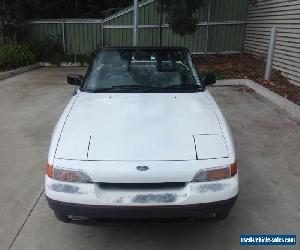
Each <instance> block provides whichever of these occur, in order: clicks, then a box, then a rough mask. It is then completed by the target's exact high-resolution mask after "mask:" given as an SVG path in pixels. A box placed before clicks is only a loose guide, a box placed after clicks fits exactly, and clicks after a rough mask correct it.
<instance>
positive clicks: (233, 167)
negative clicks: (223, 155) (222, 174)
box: [230, 162, 238, 177]
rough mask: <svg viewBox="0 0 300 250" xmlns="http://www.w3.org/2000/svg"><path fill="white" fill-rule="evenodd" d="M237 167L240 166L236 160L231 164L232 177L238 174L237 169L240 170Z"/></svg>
mask: <svg viewBox="0 0 300 250" xmlns="http://www.w3.org/2000/svg"><path fill="white" fill-rule="evenodd" d="M237 169H238V168H237V164H236V162H235V163H233V164H231V166H230V172H231V177H233V176H235V175H236V174H237V171H238V170H237Z"/></svg>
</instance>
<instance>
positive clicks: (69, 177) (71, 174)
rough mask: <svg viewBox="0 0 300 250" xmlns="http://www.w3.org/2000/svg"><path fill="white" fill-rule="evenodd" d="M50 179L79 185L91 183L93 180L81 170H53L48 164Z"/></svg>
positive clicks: (47, 172)
mask: <svg viewBox="0 0 300 250" xmlns="http://www.w3.org/2000/svg"><path fill="white" fill-rule="evenodd" d="M46 174H47V176H48V177H50V178H53V179H55V180H59V181H66V182H78V183H91V182H92V180H91V178H90V177H89V176H88V175H87V174H86V173H84V172H82V171H80V170H70V169H62V168H53V166H52V165H50V164H48V165H47V169H46Z"/></svg>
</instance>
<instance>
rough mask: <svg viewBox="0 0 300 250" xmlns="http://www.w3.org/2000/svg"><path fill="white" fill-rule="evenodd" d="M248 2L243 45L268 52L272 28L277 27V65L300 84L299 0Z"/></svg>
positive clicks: (275, 64) (277, 67) (263, 53)
mask: <svg viewBox="0 0 300 250" xmlns="http://www.w3.org/2000/svg"><path fill="white" fill-rule="evenodd" d="M253 2H254V1H252V3H251V2H250V3H249V6H248V18H247V25H246V34H245V44H244V49H245V51H247V52H251V53H254V54H257V55H263V56H265V55H266V54H267V50H268V43H269V36H270V30H271V28H272V27H276V28H277V31H278V34H277V42H276V49H275V54H274V68H276V69H278V70H280V71H282V73H283V74H284V75H285V76H287V77H288V78H289V80H290V82H291V83H294V84H297V85H300V0H257V1H256V3H255V4H254V3H253Z"/></svg>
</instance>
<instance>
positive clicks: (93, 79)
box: [82, 48, 202, 92]
mask: <svg viewBox="0 0 300 250" xmlns="http://www.w3.org/2000/svg"><path fill="white" fill-rule="evenodd" d="M201 89H202V86H201V82H200V80H199V77H198V73H197V71H196V69H195V66H194V65H193V63H192V60H191V56H190V54H189V52H188V51H187V50H185V49H171V48H170V49H167V48H164V49H162V48H158V49H146V48H144V49H143V48H132V49H130V48H129V49H127V48H126V49H125V48H120V49H117V48H116V49H112V48H107V49H102V50H101V51H100V52H98V53H97V54H96V56H95V58H94V61H93V64H92V65H91V67H90V69H89V71H88V73H87V76H86V79H85V81H84V84H83V87H82V91H86V92H140V91H142V92H151V91H153V92H174V91H175V92H177V91H179V92H191V91H201Z"/></svg>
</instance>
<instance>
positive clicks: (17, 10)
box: [0, 0, 25, 43]
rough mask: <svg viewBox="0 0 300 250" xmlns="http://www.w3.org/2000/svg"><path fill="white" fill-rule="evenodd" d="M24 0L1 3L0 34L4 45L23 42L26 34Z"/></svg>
mask: <svg viewBox="0 0 300 250" xmlns="http://www.w3.org/2000/svg"><path fill="white" fill-rule="evenodd" d="M23 7H24V2H23V0H14V1H11V0H2V1H1V2H0V33H1V34H2V36H3V42H4V43H13V42H15V41H18V42H21V41H22V38H23V33H24V17H25V16H24V12H23V11H22V10H23Z"/></svg>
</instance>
